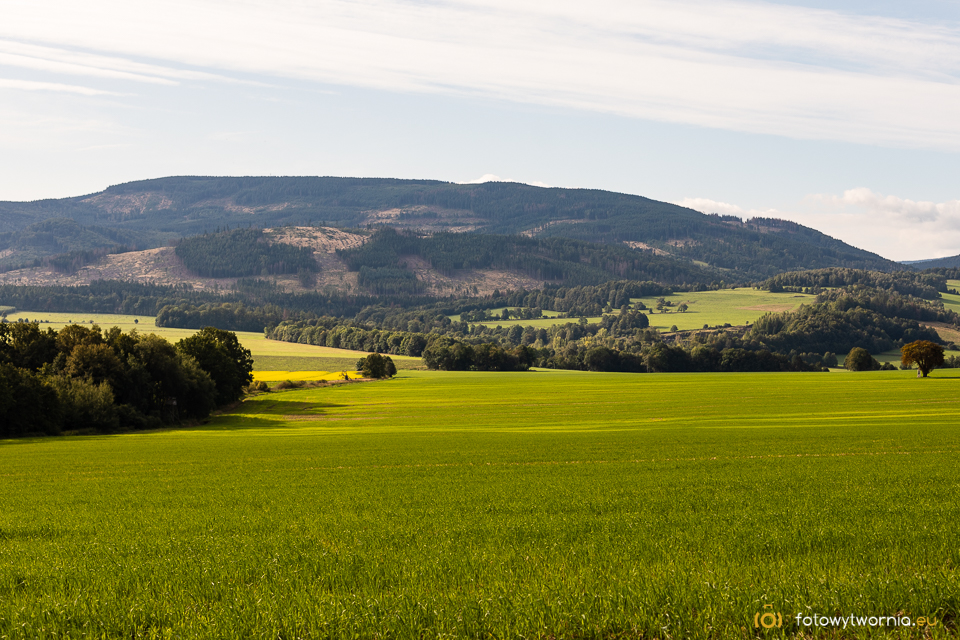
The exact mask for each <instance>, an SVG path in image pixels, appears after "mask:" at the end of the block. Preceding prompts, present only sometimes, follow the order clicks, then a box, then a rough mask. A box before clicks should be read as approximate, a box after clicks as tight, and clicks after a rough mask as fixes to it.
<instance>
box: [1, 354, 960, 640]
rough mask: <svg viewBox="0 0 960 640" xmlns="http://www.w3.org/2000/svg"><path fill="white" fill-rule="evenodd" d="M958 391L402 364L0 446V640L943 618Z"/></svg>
mask: <svg viewBox="0 0 960 640" xmlns="http://www.w3.org/2000/svg"><path fill="white" fill-rule="evenodd" d="M958 391H960V378H957V377H954V375H953V374H952V372H950V371H936V372H934V373H933V375H932V377H931V378H929V379H926V380H917V379H915V378H913V376H912V373H911V372H900V371H893V372H878V373H862V374H853V373H846V374H823V373H810V374H650V375H642V374H640V375H637V374H633V375H631V374H591V373H579V372H528V373H516V374H485V373H456V374H455V373H435V372H419V371H415V372H401V374H400V375H399V376H398V377H397V378H396V379H393V380H389V381H382V382H375V383H366V384H353V385H345V386H342V387H328V388H320V389H311V390H300V391H291V392H285V393H276V394H265V395H260V396H257V397H255V398H252V399H249V400H247V401H246V402H244V403H243V404H242V405H241V406H240V407H239V408H238V409H237V410H235V411H234V412H233V413H229V414H225V415H222V416H220V417H217V418H214V419H212V420H211V421H210V422H209V423H207V424H205V425H202V426H201V427H197V428H193V429H186V430H172V431H164V432H155V433H137V434H129V435H116V436H102V437H83V438H48V439H37V440H22V441H15V442H13V441H8V442H6V443H3V444H0V469H2V470H3V471H2V472H0V487H2V491H0V505H2V508H0V540H2V544H0V554H2V563H0V637H108V638H113V637H131V638H133V637H137V638H140V637H143V638H149V637H157V638H161V637H164V638H165V637H209V638H226V637H244V638H307V637H325V638H346V637H351V638H428V637H429V638H441V637H442V638H460V637H469V638H480V637H483V638H488V637H489V638H641V637H642V638H718V639H719V638H734V637H784V636H790V637H804V638H809V637H830V638H834V637H842V638H848V637H849V638H852V637H877V636H878V633H877V632H876V631H875V630H874V631H873V632H872V633H871V630H870V629H848V630H846V631H843V632H841V633H838V634H832V633H831V632H824V631H823V630H822V629H820V630H817V629H814V628H809V629H808V628H798V627H797V626H796V625H795V623H794V616H795V615H797V614H805V615H811V614H813V613H816V614H820V615H851V614H852V615H862V616H893V615H896V614H900V615H908V616H910V617H911V618H912V619H914V620H916V618H917V617H919V616H932V617H934V618H936V620H937V623H938V624H937V626H936V627H933V628H926V629H924V630H922V631H921V630H919V629H917V628H911V629H903V630H901V631H903V632H904V633H902V634H892V633H891V634H890V635H893V636H894V637H927V636H926V635H924V634H925V633H927V632H929V633H930V636H931V637H947V636H949V637H956V632H957V627H956V624H957V614H958V608H960V529H958V527H957V522H958V521H960V502H958V501H957V499H956V496H957V495H958V490H960V476H958V473H957V469H958V468H960V431H958V429H957V425H958V424H960V393H958ZM765 604H770V605H772V607H773V610H774V611H777V612H780V613H782V615H783V620H784V627H783V629H782V630H780V631H777V630H773V631H769V632H767V631H763V630H760V631H756V630H754V629H753V621H754V616H755V615H756V614H758V613H763V612H764V609H763V607H764V605H765ZM801 632H802V633H801ZM879 635H884V636H886V635H887V634H879Z"/></svg>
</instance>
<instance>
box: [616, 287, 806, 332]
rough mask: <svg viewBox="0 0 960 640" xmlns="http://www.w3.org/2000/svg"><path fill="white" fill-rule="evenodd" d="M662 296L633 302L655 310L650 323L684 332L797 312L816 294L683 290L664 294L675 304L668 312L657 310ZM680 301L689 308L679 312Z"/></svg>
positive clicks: (755, 290)
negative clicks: (782, 312)
mask: <svg viewBox="0 0 960 640" xmlns="http://www.w3.org/2000/svg"><path fill="white" fill-rule="evenodd" d="M660 297H661V296H651V297H648V298H636V299H633V300H632V302H636V301H638V300H639V301H642V302H643V303H644V304H645V305H646V306H647V307H648V308H650V309H654V311H655V312H654V313H653V314H651V315H650V326H651V327H656V328H657V329H660V330H661V331H665V330H667V329H669V328H670V327H672V326H673V325H676V326H677V328H678V329H679V330H681V331H687V330H691V329H702V328H703V325H709V326H711V327H715V326H720V325H723V324H725V323H729V324H731V325H734V326H736V325H744V324H749V323H751V322H753V321H754V320H756V319H757V318H759V317H760V316H762V315H764V314H765V313H772V312H779V311H794V310H796V309H797V308H798V307H799V306H800V305H801V304H811V303H812V302H813V301H814V300H815V299H816V296H813V295H809V294H803V293H770V292H769V291H760V290H757V289H753V288H750V287H745V288H740V289H721V290H719V291H697V292H692V293H687V292H681V293H674V294H672V295H669V296H662V297H663V298H664V299H665V300H667V301H668V302H670V303H672V304H673V306H672V307H669V308H667V309H666V311H667V313H659V312H656V306H657V300H658V299H660ZM681 303H686V304H687V307H688V310H687V311H685V312H684V313H680V312H678V311H677V307H678V306H680V304H681Z"/></svg>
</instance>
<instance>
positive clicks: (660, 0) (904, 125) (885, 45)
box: [0, 0, 960, 150]
mask: <svg viewBox="0 0 960 640" xmlns="http://www.w3.org/2000/svg"><path fill="white" fill-rule="evenodd" d="M0 37H5V38H7V39H13V40H16V41H18V42H20V43H21V44H23V43H28V42H29V43H31V46H36V45H37V44H38V43H42V44H46V45H50V44H56V47H46V48H48V49H49V48H57V49H59V50H60V51H61V52H66V53H62V54H58V55H59V56H60V57H55V56H52V55H50V53H49V52H47V53H45V54H44V55H40V54H39V53H38V52H36V51H34V52H32V53H31V52H29V51H24V50H17V51H12V50H10V49H2V47H0V50H2V51H5V52H6V53H7V54H8V58H7V59H6V60H7V62H6V63H7V64H11V63H12V62H17V61H19V63H20V64H21V65H22V66H27V65H28V64H30V65H35V66H34V67H30V68H35V69H36V70H38V71H40V70H41V69H39V68H38V66H39V65H41V63H39V62H36V60H43V61H45V62H43V63H42V64H43V65H48V67H47V69H46V70H48V71H51V72H57V71H58V70H59V72H63V73H71V72H78V73H79V72H81V71H84V70H87V69H99V70H100V71H97V72H96V73H103V72H106V71H109V72H111V73H116V74H120V73H126V74H132V76H134V77H129V78H127V79H128V80H130V81H148V80H144V79H143V78H153V79H154V80H152V81H157V79H164V78H165V79H167V80H170V81H177V80H178V79H180V78H183V77H186V76H184V75H183V74H184V73H187V72H184V71H179V72H177V71H176V67H178V66H179V67H184V68H190V69H197V70H199V69H204V70H206V71H204V72H201V71H196V72H191V73H197V74H199V73H207V72H209V74H210V75H211V76H216V77H218V78H220V77H239V76H243V75H249V74H254V75H256V76H257V77H260V78H264V77H267V78H288V79H296V80H302V81H308V82H317V83H329V84H340V85H350V86H362V87H373V88H377V89H385V90H391V91H407V92H429V93H446V94H456V95H468V96H483V97H488V98H496V99H503V100H510V101H517V102H524V103H534V104H541V105H550V106H556V107H563V108H574V109H583V110H589V111H599V112H605V113H614V114H619V115H624V116H628V117H637V118H647V119H654V120H660V121H668V122H679V123H687V124H694V125H700V126H705V127H716V128H722V129H730V130H736V131H748V132H756V133H766V134H775V135H784V136H789V137H794V138H811V139H831V140H845V141H853V142H860V143H870V144H882V145H893V146H911V147H927V148H938V149H949V150H960V119H958V118H957V117H956V113H955V112H956V105H957V104H960V28H958V27H957V26H956V25H953V26H944V25H937V24H927V23H919V22H910V21H905V20H894V19H888V18H879V17H871V16H857V15H848V14H844V13H840V12H836V11H827V10H816V9H808V8H802V7H793V6H789V5H780V4H767V3H761V2H749V3H748V2H736V1H730V0H715V1H710V2H707V1H705V0H670V1H666V0H597V1H596V2H592V3H582V2H573V1H572V0H560V1H558V2H550V3H543V2H540V1H537V0H509V1H508V0H484V1H482V2H481V1H479V0H436V1H434V2H416V1H413V0H365V1H355V0H321V1H318V2H311V3H304V2H301V1H300V0H271V1H270V2H267V1H266V0H244V1H243V2H226V0H191V1H190V2H187V1H186V0H155V1H154V2H151V3H149V5H144V4H143V3H130V2H123V1H121V0H93V1H91V2H85V3H77V2H74V1H72V0H45V1H43V2H18V3H14V5H13V6H12V7H5V8H4V21H3V22H2V24H0ZM68 49H69V50H70V51H68ZM78 51H83V52H90V51H95V52H99V53H98V54H96V55H94V54H90V53H83V54H79V53H77V52H78ZM100 54H103V55H100ZM80 55H82V56H87V58H85V59H80V58H78V57H77V56H80ZM9 56H20V57H19V58H14V59H11V58H9ZM98 56H99V58H98ZM90 57H93V58H97V59H90ZM23 58H30V59H31V60H33V61H31V62H29V63H27V62H24V60H23ZM11 60H12V62H11ZM142 60H155V61H163V64H158V65H145V64H144V63H143V62H139V61H142ZM54 62H56V63H57V64H60V65H74V66H73V67H70V66H60V67H54V66H51V65H53V63H54ZM0 63H3V61H2V60H0ZM145 66H149V67H151V69H146V68H144V67H145ZM77 67H80V68H79V69H78V68H77ZM162 69H166V71H162ZM178 73H179V74H180V75H177V74H178ZM114 77H115V79H121V78H120V77H119V76H114ZM197 79H200V80H202V79H203V78H201V77H199V76H197Z"/></svg>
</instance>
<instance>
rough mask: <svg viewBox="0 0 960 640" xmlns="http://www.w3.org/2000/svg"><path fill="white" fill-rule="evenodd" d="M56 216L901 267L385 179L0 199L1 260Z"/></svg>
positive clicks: (808, 233)
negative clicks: (383, 231)
mask: <svg viewBox="0 0 960 640" xmlns="http://www.w3.org/2000/svg"><path fill="white" fill-rule="evenodd" d="M57 218H60V219H64V218H65V219H70V220H73V221H75V222H76V223H78V224H79V225H82V226H84V227H85V228H93V227H96V228H98V229H109V230H111V231H112V232H113V233H117V234H121V233H122V234H124V237H125V238H127V243H128V244H131V243H132V244H136V245H138V246H141V247H143V246H160V245H162V244H164V243H165V242H166V241H168V240H169V239H171V238H176V237H183V236H191V235H196V234H200V233H204V232H208V231H209V232H212V231H216V230H218V229H221V228H226V227H238V226H240V227H246V226H257V227H277V226H283V225H292V224H321V223H325V224H327V225H335V226H339V227H344V228H350V227H368V226H391V227H397V228H407V229H417V230H421V231H424V232H437V231H453V232H468V233H485V234H504V235H522V236H527V237H540V238H549V237H560V238H568V239H575V240H581V241H587V242H600V243H606V244H616V245H620V246H627V247H630V248H631V249H634V250H636V251H643V252H649V253H652V254H656V255H659V256H661V257H665V258H670V259H674V260H678V261H682V262H686V263H690V264H697V265H700V266H705V267H709V268H710V269H711V270H712V271H714V270H720V271H722V272H724V273H728V274H729V279H731V280H744V279H751V278H765V277H769V276H771V275H774V274H777V273H781V272H784V271H793V270H797V269H812V268H824V267H853V268H861V269H875V270H881V271H893V270H898V269H903V268H905V267H904V266H903V265H901V264H899V263H896V262H892V261H890V260H886V259H884V258H882V257H880V256H878V255H876V254H874V253H870V252H868V251H863V250H862V249H857V248H856V247H852V246H850V245H848V244H846V243H844V242H841V241H839V240H836V239H834V238H831V237H829V236H826V235H824V234H822V233H820V232H818V231H816V230H814V229H810V228H808V227H804V226H802V225H799V224H796V223H793V222H787V221H783V220H774V219H767V218H754V219H752V220H748V221H746V222H744V221H741V220H740V219H739V218H734V217H731V216H719V215H716V214H713V215H705V214H702V213H700V212H697V211H693V210H692V209H686V208H684V207H679V206H676V205H673V204H669V203H665V202H658V201H656V200H650V199H648V198H643V197H640V196H633V195H626V194H621V193H613V192H609V191H600V190H594V189H559V188H540V187H532V186H529V185H524V184H516V183H504V182H488V183H484V184H469V185H464V184H454V183H448V182H439V181H431V180H395V179H379V178H319V177H317V178H314V177H302V178H218V177H172V178H159V179H156V180H143V181H138V182H130V183H126V184H121V185H117V186H113V187H110V188H108V189H106V190H105V191H102V192H100V193H96V194H92V195H88V196H81V197H75V198H63V199H60V200H42V201H37V202H26V203H21V202H2V203H0V232H3V233H2V236H3V238H6V240H5V241H3V240H2V238H0V252H3V253H5V252H7V251H17V250H18V247H20V246H21V245H18V244H17V242H18V240H17V239H16V238H15V237H14V236H15V234H16V233H18V232H20V231H22V230H24V229H27V228H28V227H30V226H31V225H35V224H36V223H38V222H42V221H46V220H51V219H57ZM2 242H6V244H5V245H4V244H3V243H2Z"/></svg>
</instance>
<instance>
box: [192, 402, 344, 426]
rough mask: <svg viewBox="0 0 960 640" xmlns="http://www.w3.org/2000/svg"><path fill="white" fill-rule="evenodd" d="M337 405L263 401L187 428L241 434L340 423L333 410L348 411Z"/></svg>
mask: <svg viewBox="0 0 960 640" xmlns="http://www.w3.org/2000/svg"><path fill="white" fill-rule="evenodd" d="M346 406H348V405H346V404H340V403H335V402H316V401H313V402H311V401H303V400H285V399H283V398H276V397H271V398H263V399H260V400H259V401H257V402H243V403H240V404H239V405H237V406H236V407H234V408H232V409H228V410H226V411H224V412H223V413H221V414H220V415H217V416H213V417H212V418H209V419H208V420H204V421H203V423H201V424H199V425H196V426H193V427H188V428H189V429H190V430H191V431H240V430H245V429H274V428H277V427H282V428H291V427H297V426H307V425H313V426H315V423H317V422H323V421H327V420H330V421H333V422H339V420H338V419H337V418H335V417H331V416H330V415H329V412H330V410H331V409H339V408H342V407H346Z"/></svg>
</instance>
